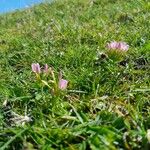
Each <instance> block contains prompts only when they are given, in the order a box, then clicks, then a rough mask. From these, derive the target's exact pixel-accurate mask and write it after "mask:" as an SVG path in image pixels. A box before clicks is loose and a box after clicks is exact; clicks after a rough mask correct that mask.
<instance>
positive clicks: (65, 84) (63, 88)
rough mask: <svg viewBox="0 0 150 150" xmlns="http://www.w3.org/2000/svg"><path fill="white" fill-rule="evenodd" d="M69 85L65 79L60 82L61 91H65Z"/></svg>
mask: <svg viewBox="0 0 150 150" xmlns="http://www.w3.org/2000/svg"><path fill="white" fill-rule="evenodd" d="M67 85H68V81H67V80H64V79H60V80H59V83H58V87H59V89H61V90H65V89H66V88H67Z"/></svg>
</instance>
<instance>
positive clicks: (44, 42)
mask: <svg viewBox="0 0 150 150" xmlns="http://www.w3.org/2000/svg"><path fill="white" fill-rule="evenodd" d="M149 10H150V2H148V0H136V1H134V0H60V1H58V2H53V3H51V4H41V5H39V6H35V7H34V8H31V9H27V10H24V11H17V12H14V13H10V14H4V15H1V16H0V105H1V107H2V104H3V102H4V101H5V100H8V101H9V102H10V103H11V106H12V110H13V111H15V112H16V113H18V114H21V115H24V114H25V112H26V111H27V114H29V116H31V117H32V118H33V122H31V123H27V124H25V126H23V127H16V126H14V127H7V128H6V127H5V126H4V124H5V118H4V115H3V112H2V111H1V113H0V147H1V148H0V150H3V149H16V150H20V149H28V150H32V149H42V150H50V149H65V150H79V149H80V150H84V149H92V150H100V149H102V150H108V149H109V150H116V149H120V150H122V149H128V150H130V149H149V143H148V140H147V136H146V135H147V130H148V129H149V128H150V101H149V100H150V67H149V65H150V64H149V63H150V33H149V31H150V14H149ZM113 40H116V41H125V42H126V43H128V44H129V45H130V48H129V50H128V52H127V53H126V55H125V56H124V57H123V60H127V65H126V66H122V65H120V64H119V62H118V61H115V60H113V59H110V58H108V59H106V60H103V59H102V58H97V57H98V53H99V52H106V51H107V48H106V45H107V43H108V42H110V41H113ZM33 62H39V63H40V65H41V66H42V65H44V64H46V63H47V64H48V65H49V66H52V67H53V69H54V71H55V73H56V74H57V73H58V72H59V70H62V71H63V75H64V78H65V79H67V80H68V81H69V86H68V89H67V91H66V92H62V93H60V94H58V95H56V96H55V95H54V96H53V95H52V94H51V93H50V91H49V90H48V89H47V88H46V87H41V86H40V85H38V84H37V83H36V79H35V75H34V73H32V71H31V64H32V63H33ZM69 90H77V91H83V93H78V92H69Z"/></svg>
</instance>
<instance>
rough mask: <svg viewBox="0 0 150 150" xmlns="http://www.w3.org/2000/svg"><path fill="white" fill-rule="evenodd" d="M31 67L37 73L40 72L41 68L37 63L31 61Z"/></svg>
mask: <svg viewBox="0 0 150 150" xmlns="http://www.w3.org/2000/svg"><path fill="white" fill-rule="evenodd" d="M31 67H32V71H33V72H35V73H38V74H39V73H41V68H40V65H39V63H32V65H31Z"/></svg>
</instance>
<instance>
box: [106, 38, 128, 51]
mask: <svg viewBox="0 0 150 150" xmlns="http://www.w3.org/2000/svg"><path fill="white" fill-rule="evenodd" d="M107 47H108V48H109V49H111V50H119V51H123V52H126V51H128V49H129V45H128V44H127V43H125V42H116V41H113V42H111V43H109V44H108V45H107Z"/></svg>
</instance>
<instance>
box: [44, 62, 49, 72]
mask: <svg viewBox="0 0 150 150" xmlns="http://www.w3.org/2000/svg"><path fill="white" fill-rule="evenodd" d="M44 73H48V64H45V66H44Z"/></svg>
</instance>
